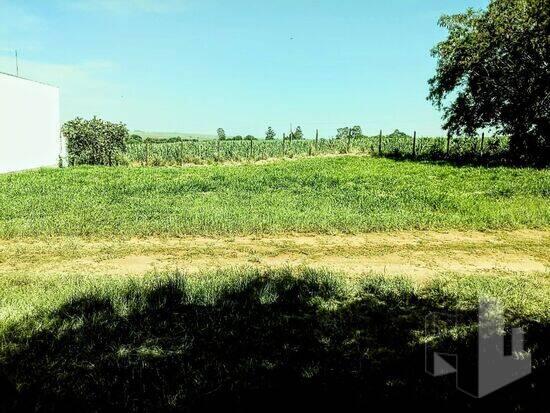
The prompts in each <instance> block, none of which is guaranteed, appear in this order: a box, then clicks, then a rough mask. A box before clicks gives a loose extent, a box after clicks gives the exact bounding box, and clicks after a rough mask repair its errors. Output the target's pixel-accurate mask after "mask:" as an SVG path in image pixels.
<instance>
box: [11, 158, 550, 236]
mask: <svg viewBox="0 0 550 413" xmlns="http://www.w3.org/2000/svg"><path fill="white" fill-rule="evenodd" d="M549 197H550V171H549V170H535V169H514V168H504V167H499V168H490V169H486V168H477V167H454V166H450V165H433V164H422V163H417V162H408V161H405V162H403V161H395V160H388V159H379V158H368V157H342V158H307V159H303V160H296V161H280V162H276V163H272V164H266V165H238V166H221V165H212V166H205V167H192V168H167V167H161V168H108V167H78V168H70V169H61V170H54V169H43V170H38V171H29V172H24V173H15V174H8V175H2V176H0V205H1V206H2V207H1V208H0V237H2V238H10V237H17V236H38V235H46V236H51V235H90V236H94V235H98V236H115V235H116V236H136V235H137V236H146V235H171V236H174V235H184V234H251V233H254V234H261V233H276V232H285V231H295V232H313V233H335V232H368V231H378V230H409V229H438V230H442V229H478V230H485V229H514V228H516V229H517V228H547V227H548V225H549V223H550V198H549Z"/></svg>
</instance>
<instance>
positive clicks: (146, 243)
mask: <svg viewBox="0 0 550 413" xmlns="http://www.w3.org/2000/svg"><path fill="white" fill-rule="evenodd" d="M549 251H550V231H542V230H521V231H511V232H504V231H495V232H477V231H469V232H459V231H449V232H433V231H412V232H385V233H369V234H360V235H313V234H284V235H274V236H236V237H217V238H208V237H182V238H131V239H109V240H106V239H86V238H54V239H47V240H32V239H27V240H25V239H23V240H21V239H19V240H4V241H0V275H1V274H11V273H27V274H29V273H32V274H43V275H47V274H60V273H61V274H65V273H68V274H105V275H117V274H118V275H142V274H147V273H151V272H164V271H173V270H180V271H185V272H197V271H201V270H212V269H218V268H224V267H240V266H250V267H257V268H267V267H280V266H291V267H295V266H308V267H313V268H328V269H332V270H335V271H339V272H344V273H349V274H351V275H360V274H368V273H379V274H395V275H410V276H413V277H420V278H422V277H429V276H433V275H437V274H442V273H449V272H452V273H460V274H472V273H489V272H491V273H499V272H518V273H535V272H536V273H540V272H548V271H550V253H549Z"/></svg>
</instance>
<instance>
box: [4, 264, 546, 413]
mask: <svg viewBox="0 0 550 413" xmlns="http://www.w3.org/2000/svg"><path fill="white" fill-rule="evenodd" d="M268 275H269V276H267V275H266V274H263V275H262V274H255V275H254V274H248V275H246V276H244V277H242V278H238V279H235V280H234V281H233V282H227V283H212V284H211V285H207V286H203V287H200V288H199V287H197V286H196V285H194V284H193V283H192V282H190V281H186V280H185V278H183V277H174V278H170V279H164V280H162V281H158V282H156V283H155V285H152V286H147V287H144V286H132V287H128V288H127V289H126V290H125V291H119V292H118V293H116V294H112V293H111V294H110V295H109V294H106V293H97V294H88V295H83V296H80V297H75V298H73V299H71V300H70V301H69V302H67V303H65V304H64V305H62V306H61V307H59V308H58V309H57V310H55V311H53V312H51V313H49V314H47V315H46V316H44V320H43V321H42V322H41V323H40V324H38V325H39V327H38V328H34V329H33V330H32V331H31V330H29V329H28V328H27V329H25V328H24V327H22V326H19V327H15V328H14V329H13V331H10V332H8V334H7V341H6V342H5V343H4V349H3V350H2V353H1V354H0V356H1V358H0V368H1V370H0V371H1V372H3V377H4V379H3V380H4V382H3V383H2V385H3V390H4V393H5V394H4V398H3V400H2V402H3V406H4V409H5V410H6V411H11V410H13V411H37V410H38V411H79V412H85V411H113V410H116V411H211V410H214V409H216V410H217V411H235V410H236V411H254V412H256V411H288V410H291V411H297V410H300V411H302V412H305V411H312V410H316V411H377V412H378V411H382V409H383V410H384V411H396V410H400V411H405V410H406V411H412V409H415V408H417V409H422V411H442V410H443V411H446V412H448V411H461V412H463V411H501V412H504V411H538V408H539V407H540V406H543V404H542V403H543V402H545V401H546V402H547V399H545V397H546V394H545V392H546V391H547V390H546V389H545V386H547V385H548V383H549V373H548V370H549V367H548V364H549V348H548V345H549V340H548V338H549V337H548V335H549V326H548V325H539V324H536V323H532V324H531V325H528V326H527V331H528V334H527V345H528V346H529V347H530V348H531V350H532V352H533V360H534V361H536V363H538V365H537V366H536V367H537V368H536V369H535V370H534V372H533V374H532V375H531V376H529V377H527V378H525V379H523V380H521V381H519V382H517V383H514V384H513V385H510V386H508V387H507V388H506V389H503V390H500V391H497V392H496V393H494V394H493V395H490V396H488V397H486V398H484V399H481V400H475V399H472V398H470V397H468V396H466V395H464V394H462V393H460V392H458V391H457V390H456V389H455V379H454V377H453V376H447V377H442V378H432V377H430V376H428V375H427V374H426V373H425V372H424V345H423V344H422V340H421V337H422V335H423V328H424V318H425V316H426V315H428V314H430V313H433V312H442V311H443V312H445V311H450V310H449V309H450V308H453V307H454V301H453V299H452V297H449V296H443V295H438V296H434V295H430V297H431V298H425V297H424V298H423V297H421V296H420V295H419V294H417V292H416V290H414V289H413V288H412V287H411V286H410V285H409V284H408V283H406V282H404V281H400V280H396V281H391V282H390V281H388V280H383V279H376V278H373V279H371V280H369V281H368V282H367V283H365V284H364V285H363V286H362V288H361V289H360V290H359V291H356V292H355V293H354V294H353V295H352V294H351V293H350V292H349V291H348V290H346V289H345V288H344V287H343V286H342V284H340V283H339V282H338V281H337V280H336V279H335V278H332V277H331V276H329V275H326V274H323V273H314V272H309V271H306V272H305V273H304V274H301V276H300V277H295V276H293V275H291V274H289V273H286V272H284V271H282V272H280V271H279V272H278V273H277V274H268ZM452 311H453V314H456V315H457V317H458V320H459V322H460V323H461V325H464V326H470V325H473V324H472V323H473V322H474V320H475V317H476V311H475V309H472V310H468V311H459V312H456V311H455V310H452ZM472 339H473V333H472V332H470V333H464V334H463V335H461V336H459V337H455V338H452V336H451V335H447V336H446V338H444V339H443V341H445V342H444V343H442V345H445V346H446V348H448V349H449V350H452V349H456V350H457V351H458V350H459V348H460V347H468V346H470V345H471V344H472ZM7 343H9V344H10V345H8V344H7ZM8 378H9V382H10V383H16V384H17V391H16V390H15V388H14V387H13V386H11V385H9V383H8Z"/></svg>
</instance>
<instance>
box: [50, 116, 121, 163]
mask: <svg viewBox="0 0 550 413" xmlns="http://www.w3.org/2000/svg"><path fill="white" fill-rule="evenodd" d="M61 131H62V133H63V135H64V136H65V138H66V140H67V153H68V161H69V165H71V166H74V165H109V166H111V165H115V164H117V163H118V162H119V160H120V159H121V155H122V153H123V152H124V151H125V150H126V141H127V140H128V137H129V136H128V128H127V127H126V125H124V124H122V123H112V122H107V121H104V120H101V119H99V118H96V117H94V118H93V119H91V120H86V119H82V118H76V119H73V120H70V121H68V122H66V123H65V124H64V125H63V127H62V130H61Z"/></svg>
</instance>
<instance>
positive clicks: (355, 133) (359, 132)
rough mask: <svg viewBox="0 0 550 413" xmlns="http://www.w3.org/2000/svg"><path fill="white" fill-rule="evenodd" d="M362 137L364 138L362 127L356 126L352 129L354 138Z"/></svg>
mask: <svg viewBox="0 0 550 413" xmlns="http://www.w3.org/2000/svg"><path fill="white" fill-rule="evenodd" d="M361 136H363V130H362V129H361V126H359V125H355V126H354V127H353V128H351V137H352V138H360V137H361Z"/></svg>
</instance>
